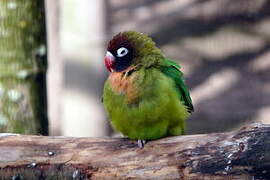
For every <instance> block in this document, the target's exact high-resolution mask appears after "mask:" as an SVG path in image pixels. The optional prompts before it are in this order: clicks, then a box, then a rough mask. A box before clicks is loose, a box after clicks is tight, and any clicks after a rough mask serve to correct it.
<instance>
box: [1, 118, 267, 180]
mask: <svg viewBox="0 0 270 180" xmlns="http://www.w3.org/2000/svg"><path fill="white" fill-rule="evenodd" d="M0 147H1V148H0V179H15V178H17V179H46V180H48V179H61V180H62V179H185V180H187V179H188V180H195V179H196V180H210V179H212V180H224V179H237V180H243V179H269V178H270V171H269V169H270V155H269V152H270V126H269V125H262V124H258V123H254V124H252V125H250V126H248V127H243V128H242V129H240V130H237V131H234V132H229V133H218V134H205V135H191V136H178V137H168V138H164V139H160V140H156V141H151V142H148V143H147V144H146V145H145V147H144V148H143V149H140V148H138V147H137V144H136V142H135V141H131V140H128V139H124V138H103V139H102V138H71V137H45V136H26V135H14V134H2V135H1V137H0Z"/></svg>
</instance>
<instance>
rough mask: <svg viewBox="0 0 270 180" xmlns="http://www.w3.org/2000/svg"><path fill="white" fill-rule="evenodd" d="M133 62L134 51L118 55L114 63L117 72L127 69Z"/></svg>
mask: <svg viewBox="0 0 270 180" xmlns="http://www.w3.org/2000/svg"><path fill="white" fill-rule="evenodd" d="M131 64H132V53H128V54H127V55H126V56H124V57H117V58H116V60H115V64H114V70H115V71H117V72H120V71H123V70H125V69H127V68H128V67H129V66H130V65H131Z"/></svg>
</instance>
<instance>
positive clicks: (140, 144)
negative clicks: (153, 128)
mask: <svg viewBox="0 0 270 180" xmlns="http://www.w3.org/2000/svg"><path fill="white" fill-rule="evenodd" d="M145 143H146V141H145V140H141V139H138V146H139V148H141V149H142V148H143V147H144V145H145Z"/></svg>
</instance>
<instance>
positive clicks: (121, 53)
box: [117, 47, 128, 57]
mask: <svg viewBox="0 0 270 180" xmlns="http://www.w3.org/2000/svg"><path fill="white" fill-rule="evenodd" d="M127 53H128V50H127V48H124V47H121V48H119V49H117V57H123V56H125V55H127Z"/></svg>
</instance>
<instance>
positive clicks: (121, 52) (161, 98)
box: [102, 31, 193, 147]
mask: <svg viewBox="0 0 270 180" xmlns="http://www.w3.org/2000/svg"><path fill="white" fill-rule="evenodd" d="M104 61H105V65H106V68H107V69H108V71H110V75H109V77H108V79H107V80H106V82H105V84H104V90H103V97H102V99H103V104H104V107H105V110H106V112H107V114H108V116H109V118H110V121H111V124H112V126H113V128H114V129H115V130H116V131H120V132H121V133H122V134H123V135H125V136H127V137H129V138H130V139H136V140H138V146H139V147H143V146H144V144H145V142H146V140H154V139H158V138H162V137H165V136H174V135H183V134H185V120H186V119H187V118H188V117H189V115H190V114H191V112H192V111H193V105H192V100H191V98H190V95H189V91H188V88H187V86H186V84H185V82H184V80H183V73H182V72H181V71H180V66H179V65H178V64H177V63H175V62H174V61H172V60H170V59H168V58H166V57H165V56H164V54H163V53H162V52H161V50H160V49H159V48H157V47H156V46H155V43H154V42H153V41H152V39H151V38H150V37H148V36H147V35H146V34H143V33H139V32H135V31H126V32H121V33H119V34H117V35H115V36H114V37H113V38H112V40H110V42H109V43H108V47H107V53H106V56H105V59H104Z"/></svg>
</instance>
